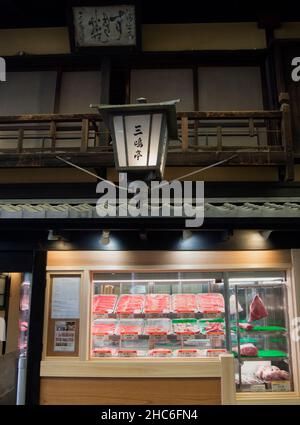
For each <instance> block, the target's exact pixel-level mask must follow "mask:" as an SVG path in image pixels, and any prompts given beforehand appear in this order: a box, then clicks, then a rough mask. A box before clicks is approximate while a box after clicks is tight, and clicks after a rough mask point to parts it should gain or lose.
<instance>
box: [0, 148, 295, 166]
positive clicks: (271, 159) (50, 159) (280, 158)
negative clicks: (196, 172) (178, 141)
mask: <svg viewBox="0 0 300 425" xmlns="http://www.w3.org/2000/svg"><path fill="white" fill-rule="evenodd" d="M95 153H97V154H95ZM66 154H67V157H68V160H69V161H71V162H74V163H75V164H77V165H80V166H82V167H87V168H90V167H114V166H115V162H114V156H113V152H105V151H103V152H99V151H96V150H89V152H76V153H74V152H70V151H68V152H65V154H61V156H65V155H66ZM234 155H236V156H235V157H234V158H232V159H231V160H230V161H229V162H228V163H226V164H225V165H226V166H239V165H245V166H254V165H255V166H276V165H285V164H286V159H287V155H286V152H282V151H270V152H269V151H260V152H258V151H256V152H249V151H245V152H236V151H234V150H232V151H227V150H226V151H224V150H223V151H221V152H216V151H203V152H194V151H188V152H169V153H168V156H167V164H166V165H167V166H169V167H198V166H202V165H209V164H212V163H214V162H218V161H222V160H225V159H228V158H230V157H232V156H234ZM65 166H66V165H65V164H64V163H63V162H61V161H59V160H58V159H57V158H56V153H48V152H43V155H42V156H41V152H35V153H29V152H24V153H22V154H16V153H3V154H1V161H0V168H13V167H16V168H28V167H30V168H31V167H34V168H40V167H65Z"/></svg>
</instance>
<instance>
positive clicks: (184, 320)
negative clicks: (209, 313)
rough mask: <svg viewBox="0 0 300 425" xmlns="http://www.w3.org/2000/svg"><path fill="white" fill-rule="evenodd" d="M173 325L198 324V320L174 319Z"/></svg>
mask: <svg viewBox="0 0 300 425" xmlns="http://www.w3.org/2000/svg"><path fill="white" fill-rule="evenodd" d="M172 323H197V319H173V320H172Z"/></svg>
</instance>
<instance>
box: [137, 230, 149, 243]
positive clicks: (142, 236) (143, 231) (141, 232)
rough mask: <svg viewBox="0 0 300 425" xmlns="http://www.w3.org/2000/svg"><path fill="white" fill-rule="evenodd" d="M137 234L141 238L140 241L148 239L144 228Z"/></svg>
mask: <svg viewBox="0 0 300 425" xmlns="http://www.w3.org/2000/svg"><path fill="white" fill-rule="evenodd" d="M139 236H140V240H141V241H146V240H148V235H147V232H146V230H141V231H140V232H139Z"/></svg>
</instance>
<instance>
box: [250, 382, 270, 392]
mask: <svg viewBox="0 0 300 425" xmlns="http://www.w3.org/2000/svg"><path fill="white" fill-rule="evenodd" d="M249 391H250V392H255V393H256V392H262V391H266V386H265V384H253V385H250V388H249Z"/></svg>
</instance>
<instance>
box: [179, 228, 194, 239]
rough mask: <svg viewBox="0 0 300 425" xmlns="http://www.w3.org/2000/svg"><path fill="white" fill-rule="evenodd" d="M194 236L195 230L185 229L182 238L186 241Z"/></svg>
mask: <svg viewBox="0 0 300 425" xmlns="http://www.w3.org/2000/svg"><path fill="white" fill-rule="evenodd" d="M192 236H193V232H192V231H191V230H187V229H185V230H183V231H182V239H183V240H184V241H186V240H187V239H190V238H191V237H192Z"/></svg>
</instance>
